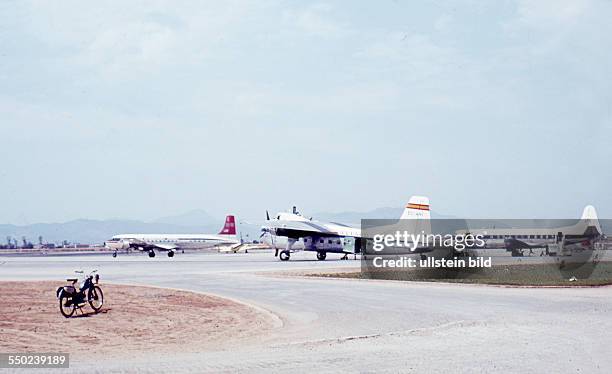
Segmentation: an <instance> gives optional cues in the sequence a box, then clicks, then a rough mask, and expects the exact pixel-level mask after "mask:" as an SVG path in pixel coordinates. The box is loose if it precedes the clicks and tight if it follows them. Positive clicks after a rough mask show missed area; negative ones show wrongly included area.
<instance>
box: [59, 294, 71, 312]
mask: <svg viewBox="0 0 612 374" xmlns="http://www.w3.org/2000/svg"><path fill="white" fill-rule="evenodd" d="M59 308H60V312H62V315H63V316H64V317H66V318H69V317H71V316H72V315H73V314H74V309H75V306H74V304H73V303H72V296H66V295H62V297H60V299H59Z"/></svg>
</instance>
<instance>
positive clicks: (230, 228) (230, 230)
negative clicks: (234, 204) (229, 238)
mask: <svg viewBox="0 0 612 374" xmlns="http://www.w3.org/2000/svg"><path fill="white" fill-rule="evenodd" d="M219 235H236V220H235V219H234V216H232V215H229V216H227V217H225V225H224V226H223V229H221V232H219Z"/></svg>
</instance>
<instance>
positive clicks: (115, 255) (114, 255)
mask: <svg viewBox="0 0 612 374" xmlns="http://www.w3.org/2000/svg"><path fill="white" fill-rule="evenodd" d="M115 257H117V250H115V252H113V258H115Z"/></svg>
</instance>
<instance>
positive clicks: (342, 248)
mask: <svg viewBox="0 0 612 374" xmlns="http://www.w3.org/2000/svg"><path fill="white" fill-rule="evenodd" d="M266 219H267V221H266V224H265V225H264V226H262V228H261V231H262V235H261V236H262V238H263V240H264V242H265V243H266V244H268V245H270V246H271V247H273V248H275V249H276V252H275V254H274V256H279V250H281V249H282V251H280V259H281V260H282V261H288V260H289V258H290V256H291V253H292V252H294V251H299V250H303V251H312V252H317V259H318V260H321V261H322V260H325V258H326V257H327V253H344V257H343V258H344V259H346V258H348V255H349V254H357V253H360V252H361V250H362V248H363V247H364V246H365V238H363V237H362V234H361V229H360V228H356V227H352V226H349V225H345V224H342V223H336V222H319V221H315V220H313V219H312V218H306V217H304V216H302V215H301V214H300V213H299V212H298V211H297V209H296V208H295V207H293V211H292V212H291V213H286V212H281V213H278V214H277V216H276V217H275V218H273V219H270V216H269V214H268V212H266ZM400 219H402V220H405V219H413V220H415V226H414V231H415V232H420V231H421V229H423V230H426V231H427V232H431V226H430V223H429V219H430V213H429V199H428V198H427V197H423V196H413V197H411V198H410V200H409V202H408V205H406V208H405V209H404V212H403V213H402V216H401V217H400ZM417 220H419V221H418V223H417ZM411 231H412V230H411Z"/></svg>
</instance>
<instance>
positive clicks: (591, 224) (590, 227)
mask: <svg viewBox="0 0 612 374" xmlns="http://www.w3.org/2000/svg"><path fill="white" fill-rule="evenodd" d="M579 224H582V225H586V231H591V232H592V231H594V230H597V233H594V232H592V234H598V235H601V234H602V231H601V226H600V225H599V218H597V211H596V210H595V207H594V206H592V205H587V206H585V207H584V210H583V211H582V216H581V217H580V223H579Z"/></svg>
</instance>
